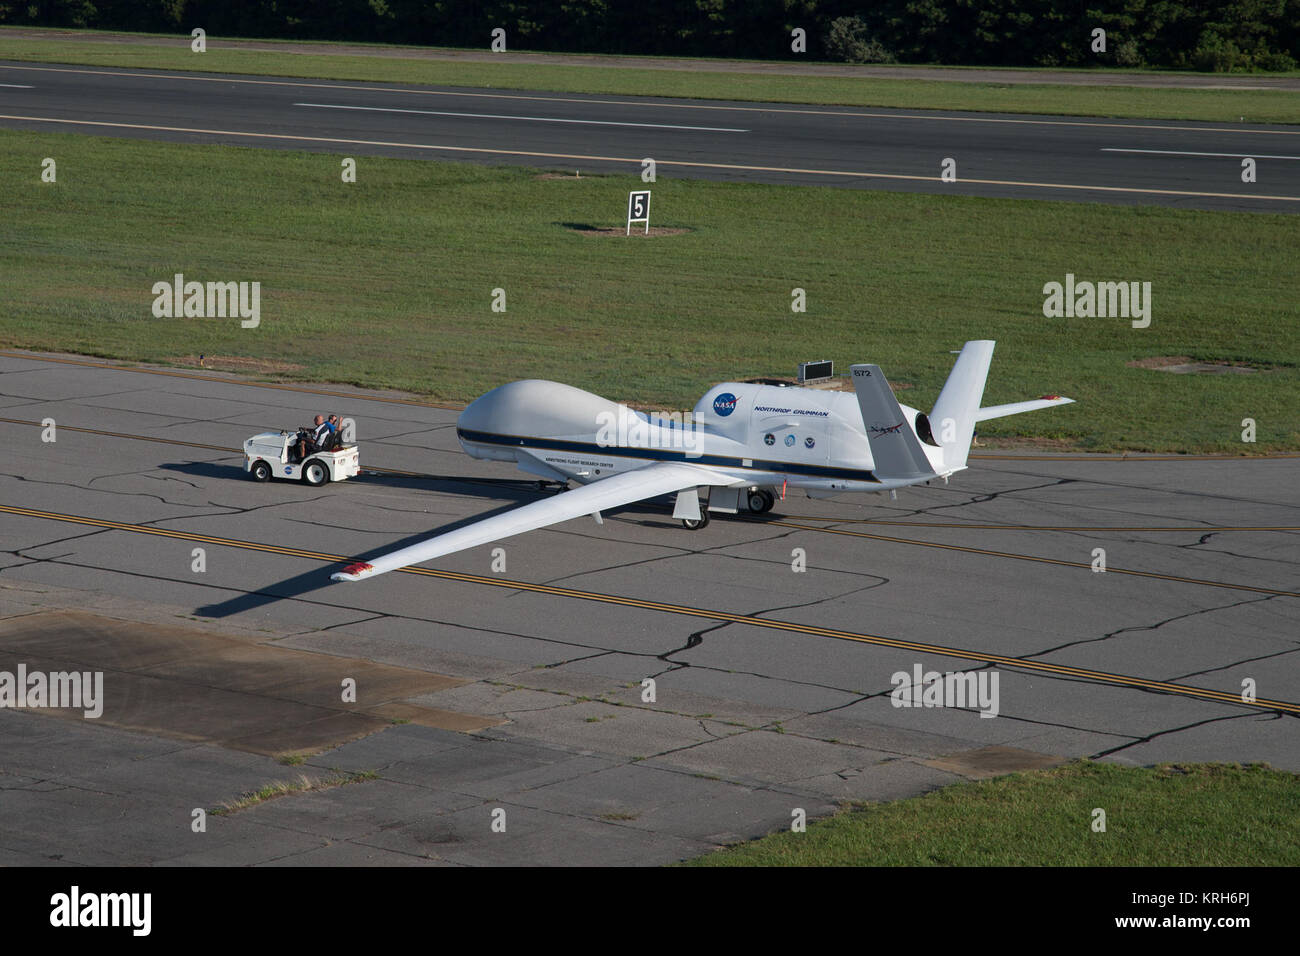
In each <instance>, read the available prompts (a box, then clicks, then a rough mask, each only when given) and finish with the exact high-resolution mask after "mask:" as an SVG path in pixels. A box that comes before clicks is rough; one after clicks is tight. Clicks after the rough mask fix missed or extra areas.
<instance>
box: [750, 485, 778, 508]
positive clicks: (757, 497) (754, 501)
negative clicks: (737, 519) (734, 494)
mask: <svg viewBox="0 0 1300 956" xmlns="http://www.w3.org/2000/svg"><path fill="white" fill-rule="evenodd" d="M774 504H776V495H774V494H772V492H770V491H762V490H760V491H751V492H750V493H749V510H750V511H753V512H755V513H757V514H762V513H763V512H764V511H771V510H772V506H773V505H774Z"/></svg>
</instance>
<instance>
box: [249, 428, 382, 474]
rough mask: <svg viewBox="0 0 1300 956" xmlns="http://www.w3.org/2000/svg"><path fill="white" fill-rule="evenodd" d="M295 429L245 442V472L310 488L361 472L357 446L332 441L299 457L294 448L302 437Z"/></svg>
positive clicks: (302, 434)
mask: <svg viewBox="0 0 1300 956" xmlns="http://www.w3.org/2000/svg"><path fill="white" fill-rule="evenodd" d="M305 431H306V430H305V429H300V430H299V431H298V432H290V431H280V432H262V433H261V434H259V435H254V436H253V437H252V438H250V439H248V440H247V441H245V442H244V471H246V472H248V473H249V474H250V475H252V477H253V478H254V480H256V481H270V480H271V478H273V477H274V478H285V479H288V480H289V481H304V482H306V483H307V484H309V485H312V486H313V487H316V486H319V485H323V484H325V483H326V482H327V481H343V480H345V479H347V478H355V477H356V476H357V475H359V474H361V465H360V459H359V455H358V452H357V446H356V445H355V444H353V445H345V444H342V443H341V442H339V443H337V444H335V445H334V446H333V447H332V448H331V449H330V450H329V451H325V450H317V451H314V452H312V453H311V454H309V455H307V456H306V457H305V458H299V457H297V456H295V455H294V453H293V448H294V445H296V444H297V443H298V441H299V439H300V437H304V432H305Z"/></svg>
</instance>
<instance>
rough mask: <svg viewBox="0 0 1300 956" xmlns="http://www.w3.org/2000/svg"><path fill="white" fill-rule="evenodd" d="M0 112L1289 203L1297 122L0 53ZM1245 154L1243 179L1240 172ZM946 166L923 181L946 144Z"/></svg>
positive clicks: (677, 169) (176, 137)
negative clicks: (893, 106) (433, 79)
mask: <svg viewBox="0 0 1300 956" xmlns="http://www.w3.org/2000/svg"><path fill="white" fill-rule="evenodd" d="M0 125H2V126H4V127H6V128H10V129H42V130H63V131H67V132H77V133H84V134H92V135H101V136H117V137H131V138H142V139H156V140H165V141H172V142H198V143H227V144H235V145H243V146H258V147H265V148H278V149H303V150H313V151H320V152H330V153H339V154H343V155H382V156H400V157H406V158H424V159H431V158H436V159H455V160H470V161H476V162H485V163H498V164H501V163H507V164H517V165H526V166H535V167H544V168H552V169H564V170H574V169H578V170H582V171H585V172H606V173H610V172H621V173H631V172H636V173H639V172H640V171H641V168H642V165H641V163H642V160H643V159H644V158H647V157H649V158H653V159H654V160H655V161H656V164H657V173H658V175H659V176H663V177H669V178H672V177H677V178H683V177H685V178H706V179H720V180H729V181H741V182H765V183H786V184H804V185H819V186H824V185H835V186H847V187H853V188H869V189H888V190H895V191H904V192H923V193H952V194H957V195H973V196H1000V197H1017V198H1028V199H1066V200H1077V201H1087V202H1105V203H1122V204H1157V205H1166V206H1174V207H1181V208H1195V209H1234V210H1249V211H1270V212H1296V211H1300V127H1294V126H1276V125H1274V126H1266V125H1256V124H1251V123H1249V122H1243V123H1241V124H1239V125H1236V126H1230V125H1225V124H1217V123H1203V122H1190V121H1189V122H1173V121H1157V120H1107V119H1096V118H1071V117H1053V116H1029V115H1008V114H993V113H953V112H944V111H907V110H890V109H875V108H869V109H868V108H851V107H819V106H794V105H788V104H777V103H771V104H765V103H743V104H741V103H731V102H722V101H708V100H672V99H664V98H650V97H646V98H638V97H613V96H584V95H580V94H556V93H545V92H537V93H527V92H505V91H493V90H472V89H449V88H436V87H410V86H396V85H391V84H382V83H356V82H352V83H348V82H334V81H323V80H295V79H284V78H274V77H247V76H223V75H219V74H206V73H188V74H187V73H164V72H160V71H147V70H125V69H113V68H101V67H80V66H46V65H40V66H38V65H31V64H21V63H15V62H12V61H7V62H0ZM1245 157H1252V158H1255V160H1256V163H1257V181H1256V182H1254V183H1243V182H1242V180H1241V175H1242V160H1243V158H1245ZM949 158H951V159H953V160H954V161H955V163H956V166H955V172H956V177H957V181H955V182H942V181H941V180H940V171H941V164H942V163H943V161H944V160H945V159H949Z"/></svg>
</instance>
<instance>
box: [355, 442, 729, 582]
mask: <svg viewBox="0 0 1300 956" xmlns="http://www.w3.org/2000/svg"><path fill="white" fill-rule="evenodd" d="M736 483H737V479H735V478H733V477H731V476H730V475H727V474H725V473H723V472H721V471H717V470H715V469H713V468H708V467H706V466H704V465H688V464H685V463H682V462H657V463H655V464H653V465H646V466H645V467H644V468H637V469H636V470H634V471H628V472H624V473H623V474H621V475H612V476H610V477H609V478H602V479H601V480H599V481H594V482H592V483H591V484H589V485H583V486H582V487H580V488H574V489H573V490H572V491H564V492H561V493H560V494H558V495H556V496H554V497H552V498H546V499H543V500H542V501H534V502H533V503H532V504H528V505H524V506H523V507H521V508H515V509H514V510H513V511H507V512H505V513H504V514H499V515H494V516H493V517H491V518H484V519H483V520H482V521H478V522H475V523H474V524H471V525H466V526H465V527H463V528H457V529H456V530H455V531H448V532H447V533H445V534H440V535H435V536H434V537H432V538H430V539H428V540H427V541H421V542H420V543H419V544H413V545H411V546H410V547H409V548H402V549H400V550H398V551H392V552H389V553H388V554H384V555H380V556H379V557H377V558H373V559H372V560H370V561H368V562H366V561H359V562H357V563H356V564H351V565H349V566H348V567H347V568H345V569H344V570H342V571H340V572H338V573H337V574H332V575H330V577H331V578H332V579H333V580H335V581H363V580H365V579H366V578H372V577H374V576H375V575H376V574H383V573H385V572H387V571H395V570H397V569H398V568H404V567H407V566H408V565H412V564H420V563H421V562H423V561H431V560H432V559H434V558H439V557H442V556H443V555H445V554H452V553H454V552H456V551H464V550H465V549H466V548H474V547H477V546H478V545H480V544H487V543H488V542H490V541H498V540H500V539H501V538H509V537H511V536H512V535H516V534H522V533H523V532H525V531H533V530H535V529H537V528H545V527H546V526H547V525H553V524H558V523H559V522H561V521H568V520H569V519H570V518H578V517H581V516H583V515H589V514H594V513H596V512H598V511H604V510H605V509H607V508H617V507H619V506H620V505H626V504H631V503H632V502H634V501H643V500H645V499H646V498H654V497H656V496H658V495H666V494H669V493H671V492H674V491H682V490H684V489H686V488H697V487H701V486H704V485H731V484H736Z"/></svg>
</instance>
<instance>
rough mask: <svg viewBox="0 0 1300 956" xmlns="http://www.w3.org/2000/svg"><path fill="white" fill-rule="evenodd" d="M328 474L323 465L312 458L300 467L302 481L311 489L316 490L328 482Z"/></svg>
mask: <svg viewBox="0 0 1300 956" xmlns="http://www.w3.org/2000/svg"><path fill="white" fill-rule="evenodd" d="M329 479H330V472H329V469H328V468H326V467H325V463H324V462H322V461H319V460H318V459H315V458H313V459H312V460H311V461H309V462H307V464H305V465H303V466H302V480H303V481H305V482H307V484H309V485H311V486H312V487H313V488H318V487H320V486H321V485H323V484H325V482H327V481H329Z"/></svg>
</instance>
